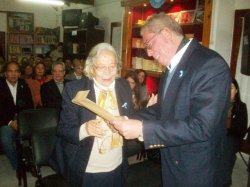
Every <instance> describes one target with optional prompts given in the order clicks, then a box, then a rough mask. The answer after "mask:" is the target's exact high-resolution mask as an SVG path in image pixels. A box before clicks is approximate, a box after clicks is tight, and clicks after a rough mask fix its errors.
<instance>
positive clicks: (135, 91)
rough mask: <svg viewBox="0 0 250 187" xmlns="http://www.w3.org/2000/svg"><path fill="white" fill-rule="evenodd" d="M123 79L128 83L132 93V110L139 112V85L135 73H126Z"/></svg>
mask: <svg viewBox="0 0 250 187" xmlns="http://www.w3.org/2000/svg"><path fill="white" fill-rule="evenodd" d="M125 79H126V80H127V81H128V83H129V86H130V88H131V91H132V101H133V103H134V109H135V110H137V111H138V110H140V109H141V105H140V84H139V81H138V77H137V73H136V72H135V71H128V72H127V74H126V76H125Z"/></svg>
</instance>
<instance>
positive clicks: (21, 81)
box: [18, 78, 29, 88]
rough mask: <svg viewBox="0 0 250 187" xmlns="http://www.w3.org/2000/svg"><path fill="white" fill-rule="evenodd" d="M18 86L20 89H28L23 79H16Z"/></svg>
mask: <svg viewBox="0 0 250 187" xmlns="http://www.w3.org/2000/svg"><path fill="white" fill-rule="evenodd" d="M18 85H19V86H20V87H21V88H28V87H29V86H28V84H27V82H26V81H25V80H24V79H21V78H19V79H18Z"/></svg>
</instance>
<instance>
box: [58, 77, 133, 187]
mask: <svg viewBox="0 0 250 187" xmlns="http://www.w3.org/2000/svg"><path fill="white" fill-rule="evenodd" d="M82 90H90V92H89V94H88V98H89V99H90V100H92V101H94V102H95V101H96V98H95V92H94V87H93V80H89V79H87V78H84V79H81V80H77V81H72V82H69V83H67V84H66V86H65V89H64V92H63V102H62V111H61V117H60V122H59V126H58V135H59V136H60V137H61V140H62V146H63V153H64V157H65V159H64V160H65V171H66V178H67V179H68V182H69V186H70V187H81V185H82V184H81V183H82V181H83V176H84V171H85V169H86V166H87V164H88V160H89V156H90V153H91V149H92V145H93V140H94V138H93V137H88V138H84V139H83V140H82V141H79V130H80V126H81V125H82V124H83V123H85V122H87V121H89V120H92V119H96V115H95V114H94V113H92V112H91V111H89V110H87V109H85V108H83V107H80V106H78V105H76V104H73V103H72V102H71V100H72V99H73V98H74V97H75V96H76V94H77V92H78V91H82ZM115 90H116V97H117V102H118V107H119V112H120V115H123V116H124V115H126V116H128V115H129V114H130V113H131V112H132V111H133V104H132V95H131V91H130V87H129V85H128V82H127V81H126V80H123V79H116V82H115ZM124 147H125V146H124ZM123 152H124V150H123ZM123 161H124V162H123V166H124V167H123V169H124V175H125V170H126V163H127V159H126V155H125V154H123ZM124 178H125V176H124Z"/></svg>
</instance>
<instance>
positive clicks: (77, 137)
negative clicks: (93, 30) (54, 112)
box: [58, 43, 133, 187]
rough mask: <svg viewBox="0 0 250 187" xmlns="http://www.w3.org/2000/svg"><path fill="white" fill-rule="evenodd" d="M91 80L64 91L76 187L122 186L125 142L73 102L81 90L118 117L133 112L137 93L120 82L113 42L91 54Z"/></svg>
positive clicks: (65, 131) (69, 168) (63, 121)
mask: <svg viewBox="0 0 250 187" xmlns="http://www.w3.org/2000/svg"><path fill="white" fill-rule="evenodd" d="M84 72H85V75H86V76H87V78H85V79H81V80H79V81H71V82H69V83H67V84H66V86H65V89H64V92H63V103H62V111H61V115H60V122H59V126H58V135H59V136H60V137H61V140H62V146H63V153H65V154H64V158H65V159H64V160H65V161H66V163H65V171H66V178H67V180H68V183H69V186H71V187H100V186H102V187H122V186H124V181H125V176H126V168H127V167H126V164H127V157H126V155H125V154H124V152H125V150H124V149H125V146H123V138H122V137H121V136H120V135H119V134H118V133H117V132H116V131H114V130H113V129H112V127H111V126H109V125H108V124H107V122H106V121H105V120H103V119H102V118H101V117H99V116H97V115H96V114H95V113H93V112H91V111H89V110H87V109H86V108H84V107H82V106H78V105H76V104H74V103H72V99H73V98H74V97H75V96H76V94H77V93H78V92H79V91H83V90H85V91H86V90H88V91H89V94H88V99H90V100H92V101H93V102H95V103H96V104H97V105H99V106H100V107H103V108H104V109H105V110H107V111H109V112H110V113H111V114H113V115H114V116H129V115H130V113H131V112H133V103H132V94H131V91H130V87H129V84H128V82H127V81H126V80H124V79H121V78H117V75H118V56H117V53H116V51H115V49H114V48H113V47H112V46H111V45H110V44H108V43H100V44H97V45H96V46H95V47H94V48H93V49H92V50H91V51H90V53H89V55H88V57H87V60H86V64H85V68H84Z"/></svg>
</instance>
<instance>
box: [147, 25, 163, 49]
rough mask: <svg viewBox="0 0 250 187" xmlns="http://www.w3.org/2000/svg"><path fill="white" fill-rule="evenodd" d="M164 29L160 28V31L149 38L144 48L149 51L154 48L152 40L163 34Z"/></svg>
mask: <svg viewBox="0 0 250 187" xmlns="http://www.w3.org/2000/svg"><path fill="white" fill-rule="evenodd" d="M162 30H163V29H160V30H159V31H158V32H156V33H155V34H154V35H153V36H152V37H151V38H150V39H149V40H147V41H146V42H144V49H145V50H146V51H147V50H150V49H152V40H153V39H154V38H155V37H156V36H157V35H159V34H161V31H162Z"/></svg>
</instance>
